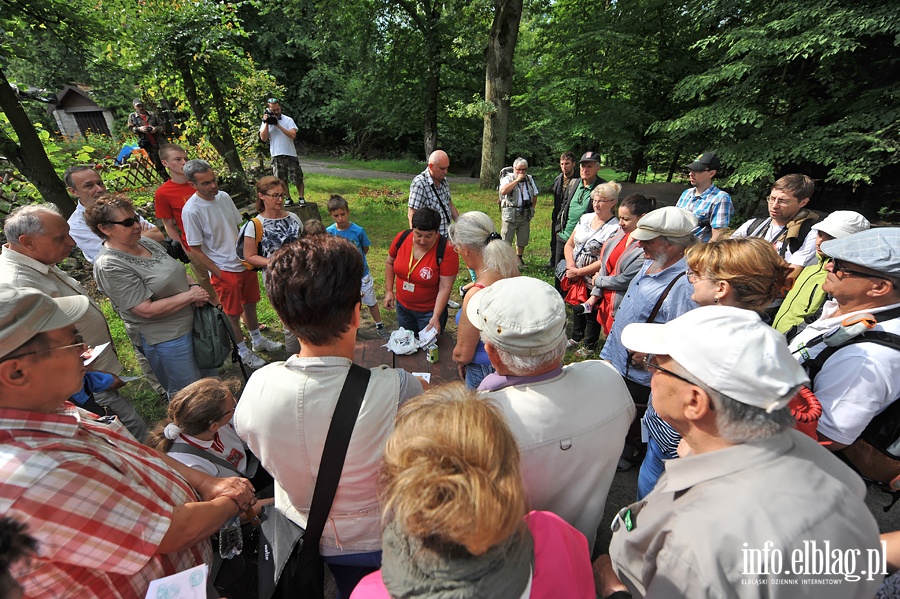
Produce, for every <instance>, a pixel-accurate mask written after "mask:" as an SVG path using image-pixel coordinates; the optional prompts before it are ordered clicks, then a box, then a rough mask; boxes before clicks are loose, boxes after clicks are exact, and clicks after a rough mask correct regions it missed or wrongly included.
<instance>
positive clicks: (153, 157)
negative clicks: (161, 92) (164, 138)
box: [128, 98, 169, 181]
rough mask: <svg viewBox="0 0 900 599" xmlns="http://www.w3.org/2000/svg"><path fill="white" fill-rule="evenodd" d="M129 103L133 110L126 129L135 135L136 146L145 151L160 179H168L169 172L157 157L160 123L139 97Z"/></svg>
mask: <svg viewBox="0 0 900 599" xmlns="http://www.w3.org/2000/svg"><path fill="white" fill-rule="evenodd" d="M131 103H132V104H133V105H134V112H132V113H131V114H129V115H128V130H129V131H131V132H132V133H134V134H135V135H137V137H138V147H140V148H141V149H142V150H144V151H146V152H147V156H149V157H150V161H151V162H152V163H153V168H155V169H156V172H157V173H159V176H160V177H162V180H163V181H168V180H169V173H168V172H166V169H165V167H164V166H163V165H162V161H161V160H160V159H159V137H158V136H159V135H162V134H163V127H162V124H161V123H160V122H159V118H158V117H157V116H156V115H155V114H154V113H152V112H149V111H148V110H147V109H146V108H145V107H144V103H143V102H142V101H141V99H140V98H135V99H134V100H133V101H132V102H131Z"/></svg>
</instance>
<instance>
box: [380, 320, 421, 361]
mask: <svg viewBox="0 0 900 599" xmlns="http://www.w3.org/2000/svg"><path fill="white" fill-rule="evenodd" d="M384 347H386V348H388V349H389V350H391V351H392V352H394V353H395V354H401V355H406V354H414V353H416V352H417V351H418V349H419V347H418V344H417V343H416V334H415V333H413V332H412V331H407V330H406V329H404V328H403V327H400V328H399V329H397V330H396V331H394V332H392V333H391V338H390V339H389V340H388V342H387V343H386V344H385V345H384Z"/></svg>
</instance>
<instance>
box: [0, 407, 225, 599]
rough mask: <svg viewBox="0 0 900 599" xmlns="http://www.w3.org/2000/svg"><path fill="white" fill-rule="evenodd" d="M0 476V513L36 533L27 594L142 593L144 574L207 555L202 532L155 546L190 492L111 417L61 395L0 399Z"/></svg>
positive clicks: (166, 571)
mask: <svg viewBox="0 0 900 599" xmlns="http://www.w3.org/2000/svg"><path fill="white" fill-rule="evenodd" d="M0 481H2V482H0V513H3V514H5V515H6V516H9V517H12V518H14V519H16V520H18V521H20V522H23V523H25V524H27V525H28V533H29V534H31V535H32V536H33V537H35V538H36V539H37V541H38V555H37V556H36V557H35V558H34V559H32V560H31V563H30V568H29V569H28V570H27V571H25V572H24V573H23V574H22V575H21V576H19V582H20V583H21V584H22V586H23V587H24V588H25V596H26V597H54V598H60V597H78V598H79V599H90V598H94V597H96V598H100V597H117V598H137V599H141V598H143V597H144V595H145V594H146V592H147V587H148V586H149V584H150V581H151V580H153V579H156V578H160V577H162V576H168V575H170V574H174V573H176V572H179V571H181V570H184V569H187V568H191V567H193V566H196V565H199V564H201V563H204V562H206V563H209V562H210V560H211V557H212V553H211V549H210V545H209V543H208V542H203V543H199V544H197V545H195V546H193V547H191V548H189V549H185V550H182V551H178V552H175V553H169V554H166V555H161V554H159V553H157V550H158V548H159V544H160V543H161V542H162V539H163V537H164V536H165V535H166V532H167V531H168V529H169V525H170V524H171V515H172V510H173V508H174V506H178V505H183V504H185V503H187V502H190V501H197V500H198V498H197V496H196V494H195V493H194V491H193V490H192V489H191V487H190V485H188V484H187V482H186V481H185V480H184V479H182V478H181V477H180V476H179V475H177V474H175V473H174V472H173V471H172V470H171V469H170V468H169V467H168V466H166V465H165V464H164V463H163V462H162V460H160V459H159V457H158V456H157V454H156V453H155V452H154V451H153V450H151V449H149V448H148V447H146V446H143V445H141V444H139V443H138V442H137V441H135V440H134V438H133V437H131V436H130V435H129V434H128V433H127V431H126V430H125V428H124V427H122V425H121V424H120V423H118V421H116V422H114V423H112V424H109V425H106V424H102V423H101V422H98V421H96V419H95V417H93V415H92V414H89V413H88V412H85V411H83V410H80V409H78V408H76V407H75V406H73V405H72V404H70V403H68V402H67V403H65V404H64V405H63V406H62V407H60V408H59V409H58V410H57V411H56V412H55V413H53V414H43V413H40V412H32V411H25V410H15V409H0Z"/></svg>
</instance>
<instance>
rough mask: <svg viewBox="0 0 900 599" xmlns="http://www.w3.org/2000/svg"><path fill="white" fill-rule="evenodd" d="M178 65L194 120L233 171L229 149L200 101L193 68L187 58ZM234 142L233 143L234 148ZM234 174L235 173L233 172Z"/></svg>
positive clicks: (180, 60)
mask: <svg viewBox="0 0 900 599" xmlns="http://www.w3.org/2000/svg"><path fill="white" fill-rule="evenodd" d="M177 64H178V72H179V73H180V74H181V80H182V81H183V82H184V95H185V96H187V99H188V104H190V105H191V112H193V113H194V118H195V119H197V122H198V123H200V127H201V128H202V130H203V131H204V132H205V133H206V136H207V138H208V139H209V143H210V144H212V146H213V147H214V148H215V149H216V152H218V153H219V155H220V156H221V157H222V158H223V159H224V160H225V164H226V165H227V166H228V169H229V170H231V164H230V163H229V162H228V161H229V152H228V150H229V148H228V146H227V145H226V144H225V142H224V141H223V140H222V138H221V137H219V135H218V133H216V131H215V130H214V129H213V128H212V127H211V126H210V125H209V122H208V117H207V114H206V108H205V107H204V106H203V102H201V101H200V94H199V93H198V92H197V82H196V80H195V79H194V73H193V72H192V71H191V67H190V65H189V64H188V62H187V59H186V58H183V57H179V58H178V60H177ZM233 144H234V142H233V141H232V147H233ZM238 165H240V159H238ZM232 172H234V171H232ZM240 172H243V167H241V170H240Z"/></svg>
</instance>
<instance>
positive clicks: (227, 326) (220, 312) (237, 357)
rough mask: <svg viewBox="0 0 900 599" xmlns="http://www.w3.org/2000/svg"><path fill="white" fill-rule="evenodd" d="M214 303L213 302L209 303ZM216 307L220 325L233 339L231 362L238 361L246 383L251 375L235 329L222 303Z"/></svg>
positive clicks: (230, 338)
mask: <svg viewBox="0 0 900 599" xmlns="http://www.w3.org/2000/svg"><path fill="white" fill-rule="evenodd" d="M208 305H212V304H208ZM215 308H216V319H217V320H218V321H219V326H221V327H224V328H225V332H226V333H228V339H229V340H230V341H231V363H232V364H234V363H235V362H237V365H238V366H240V368H241V375H243V377H244V382H245V383H246V382H247V381H248V380H250V377H249V376H248V375H247V370H246V369H245V368H244V361H243V360H241V354H240V352H239V351H238V343H237V339H235V338H234V331H232V330H231V323H230V322H228V320H227V319H226V318H225V312H224V311H223V310H222V304H219V305H218V306H215Z"/></svg>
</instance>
